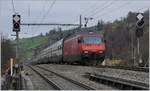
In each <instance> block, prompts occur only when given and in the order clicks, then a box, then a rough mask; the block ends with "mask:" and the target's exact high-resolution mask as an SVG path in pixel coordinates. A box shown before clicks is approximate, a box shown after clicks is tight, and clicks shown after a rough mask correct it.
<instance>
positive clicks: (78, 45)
mask: <svg viewBox="0 0 150 91" xmlns="http://www.w3.org/2000/svg"><path fill="white" fill-rule="evenodd" d="M105 51H106V47H105V43H104V40H103V38H102V37H101V36H100V35H98V34H93V33H92V34H79V35H75V36H73V37H70V38H68V39H65V40H64V48H63V60H64V61H65V62H69V63H70V62H72V63H73V62H76V63H81V64H95V63H96V64H97V63H99V62H100V63H101V62H103V61H104V58H105Z"/></svg>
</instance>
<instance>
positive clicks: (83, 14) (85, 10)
mask: <svg viewBox="0 0 150 91" xmlns="http://www.w3.org/2000/svg"><path fill="white" fill-rule="evenodd" d="M105 3H107V1H105V2H104V3H103V4H102V5H105ZM96 4H97V3H96ZM96 4H94V5H92V6H91V7H89V8H87V9H86V10H84V12H82V13H81V14H82V15H87V14H88V13H91V12H86V11H87V10H89V9H91V10H89V11H95V10H96V9H98V8H99V6H100V5H98V7H95V8H94V9H93V7H94V6H96ZM83 13H85V14H83Z"/></svg>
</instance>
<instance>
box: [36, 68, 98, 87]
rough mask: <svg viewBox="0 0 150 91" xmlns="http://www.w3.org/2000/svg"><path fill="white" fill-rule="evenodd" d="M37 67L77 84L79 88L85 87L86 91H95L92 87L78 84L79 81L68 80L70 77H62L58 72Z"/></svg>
mask: <svg viewBox="0 0 150 91" xmlns="http://www.w3.org/2000/svg"><path fill="white" fill-rule="evenodd" d="M36 67H39V68H41V69H43V70H45V71H48V72H51V73H53V74H55V75H57V76H59V77H61V78H63V79H66V80H68V81H70V82H72V83H74V84H76V85H78V86H81V87H83V88H85V89H87V90H95V89H94V88H92V87H90V86H87V85H85V84H83V83H80V82H78V81H75V80H73V79H70V78H68V77H65V76H63V75H60V74H58V73H56V72H54V71H51V70H49V69H46V68H44V67H40V66H36Z"/></svg>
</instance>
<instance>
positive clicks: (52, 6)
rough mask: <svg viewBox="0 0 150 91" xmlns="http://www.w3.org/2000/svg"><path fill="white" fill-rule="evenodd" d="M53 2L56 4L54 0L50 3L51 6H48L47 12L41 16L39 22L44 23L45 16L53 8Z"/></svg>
mask: <svg viewBox="0 0 150 91" xmlns="http://www.w3.org/2000/svg"><path fill="white" fill-rule="evenodd" d="M55 2H56V0H54V1H53V2H52V4H51V5H50V7H49V8H48V10H47V12H46V13H45V14H44V15H43V17H42V19H41V21H40V22H43V21H44V19H45V18H46V15H48V13H49V12H50V10H51V9H52V7H53V6H54V4H55ZM36 29H37V27H36V28H35V29H33V30H36Z"/></svg>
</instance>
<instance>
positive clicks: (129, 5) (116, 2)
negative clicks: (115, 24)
mask: <svg viewBox="0 0 150 91" xmlns="http://www.w3.org/2000/svg"><path fill="white" fill-rule="evenodd" d="M12 1H13V4H14V9H15V11H14V10H13V4H12ZM52 3H53V5H52ZM149 8H150V1H149V0H0V31H1V33H3V35H6V36H8V37H9V38H13V36H11V34H14V33H13V32H12V15H13V14H14V12H18V13H19V14H20V15H21V22H22V23H41V22H43V23H79V15H80V14H81V15H82V18H83V17H92V18H93V20H91V21H89V23H88V26H93V25H96V24H97V21H98V20H101V19H102V20H103V21H104V22H108V21H109V22H112V21H114V20H116V19H120V17H125V16H126V15H127V13H128V12H129V11H134V12H143V11H145V10H147V9H149ZM84 22H85V21H84V18H83V19H82V23H84ZM57 27H58V26H21V32H20V37H31V36H35V35H38V34H40V33H41V32H42V33H43V34H44V33H45V32H48V31H49V30H50V29H53V28H57ZM69 28H73V27H71V26H70V27H62V29H69Z"/></svg>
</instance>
